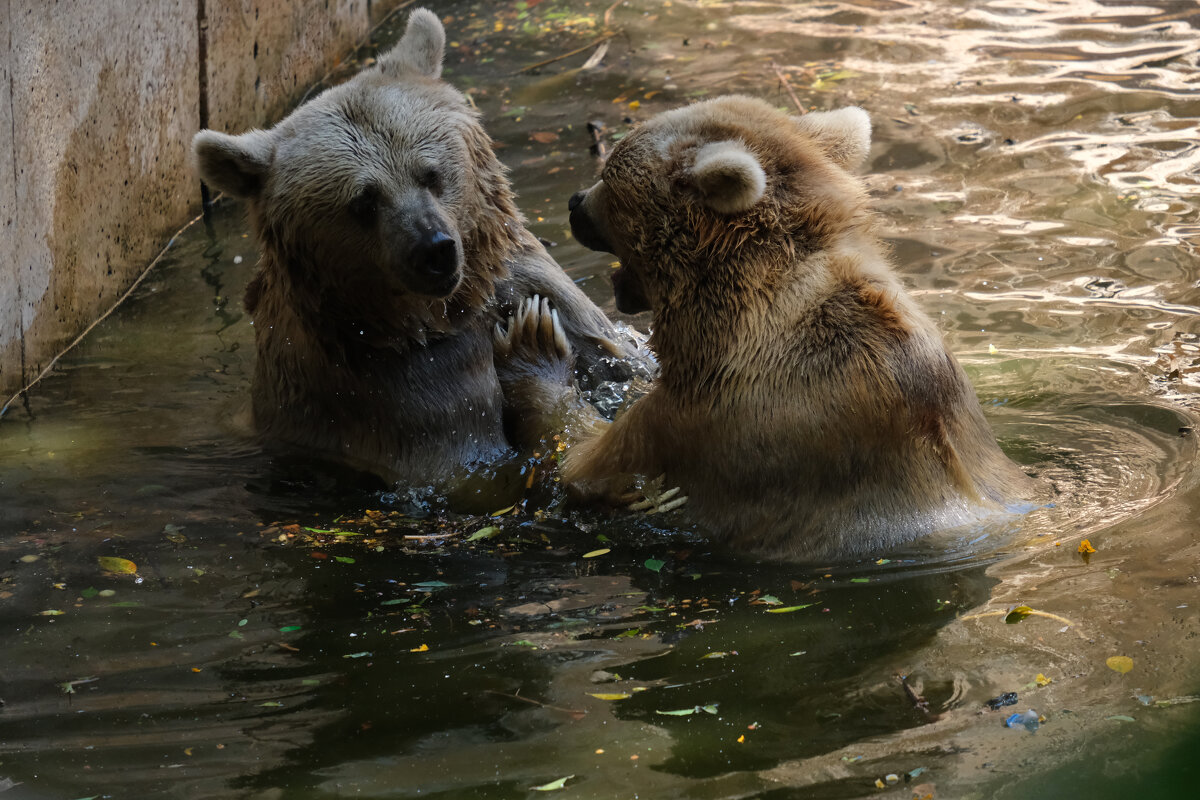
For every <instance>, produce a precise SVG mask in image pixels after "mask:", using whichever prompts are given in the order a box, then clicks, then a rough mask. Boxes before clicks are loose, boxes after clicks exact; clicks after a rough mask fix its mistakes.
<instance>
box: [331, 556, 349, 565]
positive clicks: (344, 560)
mask: <svg viewBox="0 0 1200 800" xmlns="http://www.w3.org/2000/svg"><path fill="white" fill-rule="evenodd" d="M333 560H334V561H337V562H339V563H341V564H353V563H354V559H353V558H351V557H350V556H334V557H333Z"/></svg>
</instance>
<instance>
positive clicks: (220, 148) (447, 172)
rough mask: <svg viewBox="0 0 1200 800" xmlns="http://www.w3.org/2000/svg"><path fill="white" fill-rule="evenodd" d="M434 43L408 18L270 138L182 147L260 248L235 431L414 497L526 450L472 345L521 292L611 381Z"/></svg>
mask: <svg viewBox="0 0 1200 800" xmlns="http://www.w3.org/2000/svg"><path fill="white" fill-rule="evenodd" d="M444 47H445V32H444V30H443V28H442V24H441V22H440V21H439V20H438V18H437V17H436V16H435V15H434V14H433V13H432V12H430V11H427V10H425V9H417V10H415V11H413V12H412V13H411V15H410V17H409V20H408V24H407V28H406V30H405V33H404V36H403V37H402V39H401V41H400V42H399V43H398V44H397V45H396V46H395V47H394V48H393V49H391V50H390V51H388V52H386V53H384V54H382V55H381V56H380V57H379V59H378V62H377V64H376V65H375V66H373V67H370V68H368V69H365V70H363V71H362V72H360V73H359V74H358V75H357V76H355V77H354V78H353V79H351V80H350V81H348V82H347V83H344V84H342V85H340V86H337V87H335V88H331V89H329V90H327V91H325V92H323V93H322V94H320V95H319V96H317V97H315V98H313V99H312V100H310V101H308V102H306V103H304V104H303V105H301V106H300V107H299V108H297V109H296V110H295V111H294V112H292V113H291V114H290V115H289V116H288V117H286V118H285V119H284V120H282V121H281V122H279V123H278V124H277V125H275V126H274V127H273V128H271V129H270V130H265V131H263V130H252V131H249V132H247V133H243V134H241V135H238V136H230V135H227V134H224V133H220V132H217V131H209V130H206V131H201V132H200V133H198V134H197V135H196V137H195V139H194V142H193V151H194V156H195V163H196V167H197V171H198V172H199V174H200V176H201V177H202V178H203V179H204V180H205V181H206V182H207V183H208V184H209V185H210V186H212V187H213V188H215V189H218V190H220V191H222V192H224V193H226V194H228V195H232V196H235V197H239V198H242V199H244V200H245V201H246V203H247V205H248V207H249V214H250V219H251V223H252V226H253V229H254V231H255V233H256V235H257V237H258V240H259V245H260V249H261V259H260V263H259V266H258V271H257V274H256V275H255V277H254V278H253V280H252V281H251V283H250V285H249V286H248V288H247V290H246V297H245V306H246V309H247V311H248V312H249V314H250V315H251V317H252V318H253V320H254V328H255V343H256V348H257V361H256V366H255V373H254V379H253V387H252V391H251V399H252V416H253V421H254V425H255V427H256V428H257V430H258V431H259V432H260V433H261V434H263V435H264V436H265V437H266V438H267V439H268V440H270V441H273V442H282V443H285V444H289V445H294V446H297V447H300V448H302V449H303V450H304V451H306V452H309V453H320V454H324V455H327V456H331V457H334V458H336V459H338V460H340V461H343V462H346V463H349V464H351V465H354V466H356V467H361V468H365V469H367V470H369V471H373V472H376V473H378V474H381V475H383V476H384V477H386V478H388V479H390V480H397V481H401V482H405V483H410V484H416V485H427V484H438V483H439V482H442V481H444V480H446V479H448V478H449V477H450V476H451V475H453V474H455V473H456V472H458V471H459V470H460V469H461V468H463V467H466V466H470V465H473V464H478V463H481V462H488V461H491V460H493V459H495V458H497V457H499V456H501V455H502V454H504V453H505V452H506V451H508V450H509V449H510V447H511V446H513V445H517V446H521V445H525V444H527V443H526V442H519V441H514V440H513V439H514V437H511V436H508V435H506V432H505V430H504V426H503V423H502V412H503V411H504V410H505V408H507V409H508V410H509V411H510V412H514V413H510V416H519V415H520V412H521V411H522V407H523V405H525V404H526V403H527V402H532V401H531V400H530V399H529V398H525V397H520V396H507V397H506V396H504V395H503V394H502V389H501V384H500V381H499V378H498V375H497V365H496V363H494V361H493V343H492V328H493V326H494V324H495V323H496V322H497V321H498V320H501V319H503V318H504V317H505V316H506V315H507V314H508V313H509V312H510V311H511V310H512V309H513V308H514V307H515V304H516V303H517V302H519V301H521V300H522V299H523V298H525V297H526V296H527V295H530V294H533V293H540V294H541V295H542V296H544V297H549V298H550V299H551V300H552V302H553V303H554V305H555V308H556V309H557V310H558V313H559V315H560V318H561V324H562V326H563V328H564V329H565V331H566V334H567V335H568V336H569V337H570V341H571V346H572V349H573V350H578V351H579V352H581V353H582V354H583V357H582V358H581V359H580V367H581V369H582V370H583V371H584V372H586V373H587V374H588V375H589V376H591V377H592V378H593V379H595V380H600V379H604V378H608V377H612V376H613V375H619V374H620V373H621V372H622V365H621V364H620V363H619V361H618V360H617V359H614V355H623V354H625V353H626V350H625V349H624V348H623V346H621V345H618V344H615V342H616V341H618V339H617V337H616V335H615V332H614V329H613V327H612V325H611V323H610V322H609V320H608V319H607V318H606V317H605V316H604V314H603V313H602V312H601V311H600V310H599V309H598V308H596V307H595V305H594V304H593V303H592V302H591V301H590V300H588V299H587V297H586V296H585V295H584V294H583V293H582V292H581V291H580V290H579V288H578V287H577V286H575V284H574V283H573V282H572V281H571V280H570V279H569V278H568V277H567V276H566V275H565V274H564V273H563V271H562V269H561V268H560V267H559V266H558V265H557V264H556V263H555V262H554V261H553V260H552V259H551V258H550V257H549V255H548V254H547V253H546V251H545V249H544V248H543V246H542V245H541V244H540V243H539V241H538V240H537V239H536V238H535V237H534V236H533V235H532V234H531V233H530V232H529V231H528V230H527V229H526V228H525V224H524V219H523V217H522V216H521V214H520V212H519V211H518V210H517V207H516V205H515V202H514V197H513V193H512V190H511V188H510V185H509V182H508V179H507V176H506V170H505V168H504V167H503V166H502V165H501V164H500V162H499V161H498V160H497V158H496V156H495V153H494V152H493V150H492V143H491V139H490V138H489V137H488V135H487V134H486V133H485V131H484V129H483V127H482V126H481V124H480V121H479V118H478V114H477V113H476V112H475V111H474V110H473V109H472V108H471V107H470V106H469V105H468V104H467V102H466V100H465V99H464V97H463V96H462V94H460V93H459V92H458V91H456V90H455V89H453V88H452V87H451V86H450V85H448V84H447V83H445V82H444V81H442V80H441V69H442V59H443V53H444ZM501 368H502V367H501ZM532 411H533V413H535V414H536V412H537V409H533V410H532Z"/></svg>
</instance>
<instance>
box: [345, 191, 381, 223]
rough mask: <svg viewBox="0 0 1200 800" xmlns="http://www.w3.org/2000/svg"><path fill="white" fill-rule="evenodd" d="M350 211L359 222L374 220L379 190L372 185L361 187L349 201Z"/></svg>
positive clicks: (376, 213) (377, 211)
mask: <svg viewBox="0 0 1200 800" xmlns="http://www.w3.org/2000/svg"><path fill="white" fill-rule="evenodd" d="M349 208H350V213H351V215H353V216H354V218H355V219H357V220H358V221H359V222H363V223H370V222H374V221H375V217H376V215H378V213H379V190H378V189H376V188H375V187H374V186H365V187H363V188H362V189H361V190H360V191H359V193H358V194H356V195H355V196H354V199H353V200H351V201H350V206H349Z"/></svg>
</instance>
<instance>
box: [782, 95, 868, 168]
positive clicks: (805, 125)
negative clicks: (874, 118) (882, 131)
mask: <svg viewBox="0 0 1200 800" xmlns="http://www.w3.org/2000/svg"><path fill="white" fill-rule="evenodd" d="M795 120H796V124H797V125H798V126H799V127H800V130H802V131H805V132H806V133H808V134H810V135H811V136H812V137H813V138H815V139H816V140H817V141H818V142H819V143H820V144H821V148H822V149H823V150H824V151H825V154H826V155H828V156H829V158H830V159H831V160H832V161H833V163H835V164H837V165H838V166H839V167H842V168H843V169H854V168H856V167H858V166H859V165H860V164H862V162H863V161H865V160H866V158H867V153H868V152H869V151H870V149H871V118H870V117H869V116H868V115H867V112H866V111H863V110H862V109H861V108H859V107H858V106H849V107H848V108H839V109H838V110H837V111H812V112H809V113H808V114H805V115H804V116H803V117H796V118H795Z"/></svg>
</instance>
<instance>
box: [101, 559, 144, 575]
mask: <svg viewBox="0 0 1200 800" xmlns="http://www.w3.org/2000/svg"><path fill="white" fill-rule="evenodd" d="M99 561H100V569H102V570H104V571H105V572H115V573H117V574H118V575H133V574H134V573H135V572H137V564H135V563H133V562H132V561H130V560H129V559H127V558H117V557H116V556H100V559H99Z"/></svg>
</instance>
